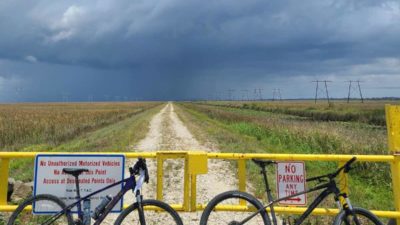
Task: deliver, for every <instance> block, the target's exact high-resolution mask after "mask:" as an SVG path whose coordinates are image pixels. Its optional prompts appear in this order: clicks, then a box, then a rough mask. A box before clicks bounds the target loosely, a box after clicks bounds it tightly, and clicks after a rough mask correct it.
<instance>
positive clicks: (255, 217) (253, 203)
mask: <svg viewBox="0 0 400 225" xmlns="http://www.w3.org/2000/svg"><path fill="white" fill-rule="evenodd" d="M252 161H253V162H254V163H255V164H257V165H258V166H259V167H260V168H261V173H262V175H263V180H264V184H265V188H266V194H267V199H268V201H269V203H268V204H267V205H265V206H264V205H263V204H262V203H261V202H260V201H259V200H258V199H257V198H255V197H254V196H252V195H251V194H248V193H246V192H241V191H227V192H224V193H221V194H219V195H217V196H215V197H214V198H213V199H212V200H211V201H210V202H209V203H208V204H207V206H206V208H205V209H204V212H203V214H202V216H201V219H200V225H211V224H213V223H218V224H227V225H242V224H265V225H271V219H270V217H269V215H268V212H267V210H266V209H267V208H269V209H270V214H271V218H272V224H273V225H277V217H276V215H275V210H274V205H275V204H276V203H278V202H280V201H284V200H288V199H293V198H294V197H296V196H299V195H302V194H306V193H310V192H315V191H319V190H322V192H321V193H320V194H319V195H318V196H317V197H316V198H315V200H314V201H313V202H312V203H311V204H310V205H309V207H308V208H307V209H306V211H305V212H304V213H303V214H302V215H301V216H300V217H299V218H298V219H296V221H295V225H300V224H302V223H303V222H304V220H305V219H306V218H307V217H308V216H309V215H310V214H311V212H312V211H313V210H314V209H315V208H316V207H317V206H318V205H319V204H320V203H321V202H322V201H323V200H324V199H325V198H326V197H327V196H329V195H331V194H333V195H334V199H335V201H336V204H337V206H338V208H339V210H340V212H339V214H338V215H337V216H336V218H335V220H334V223H333V224H334V225H341V224H346V225H350V224H356V225H361V224H362V225H364V224H375V225H383V224H382V222H381V221H379V219H378V218H377V217H376V216H375V215H374V214H372V213H371V212H370V211H368V210H366V209H362V208H356V207H353V206H352V205H351V202H350V200H349V198H348V196H347V193H343V192H341V191H340V190H339V188H338V187H337V184H336V181H335V178H336V177H337V176H338V175H339V174H340V172H342V171H343V172H344V173H348V172H349V170H351V167H350V165H351V164H352V163H353V162H355V161H356V157H353V158H352V159H351V160H349V161H348V162H347V163H346V164H345V165H344V166H342V167H340V168H339V169H338V170H337V171H335V172H333V173H330V174H326V175H322V176H317V177H313V178H309V179H307V180H306V181H307V182H317V183H318V184H316V185H315V186H314V187H312V188H310V189H308V190H306V191H303V192H299V193H296V194H293V195H290V196H286V197H284V198H280V199H276V200H274V199H273V197H272V194H271V189H270V187H269V183H268V178H267V170H266V169H265V167H267V166H269V165H273V164H276V162H275V161H272V160H260V159H252ZM340 197H342V198H343V199H344V201H343V202H342V203H341V202H340ZM238 201H239V202H245V203H246V204H245V205H244V204H242V205H243V206H244V207H245V209H249V208H250V209H253V211H255V212H251V211H250V212H243V211H241V212H242V214H241V217H242V218H240V219H237V217H238V216H239V214H240V209H238V210H237V211H236V212H234V214H232V215H231V216H226V215H220V214H218V212H215V211H216V209H217V208H220V209H223V208H224V207H225V206H226V204H228V203H229V204H232V203H237V202H238ZM221 203H222V204H221ZM224 205H225V206H224ZM254 209H255V210H254ZM242 210H243V209H242ZM214 216H215V217H214ZM216 216H220V217H221V218H218V217H216ZM222 219H227V221H221V220H222Z"/></svg>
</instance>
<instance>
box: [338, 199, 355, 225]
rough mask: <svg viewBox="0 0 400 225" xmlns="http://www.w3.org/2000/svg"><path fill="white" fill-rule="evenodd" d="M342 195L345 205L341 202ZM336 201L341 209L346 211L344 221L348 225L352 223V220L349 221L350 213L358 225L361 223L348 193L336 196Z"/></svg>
mask: <svg viewBox="0 0 400 225" xmlns="http://www.w3.org/2000/svg"><path fill="white" fill-rule="evenodd" d="M340 196H341V197H343V199H344V203H343V205H342V204H341V202H340V200H339V197H340ZM335 201H336V204H337V205H338V208H339V210H344V211H345V215H346V216H345V219H344V222H345V224H346V225H350V224H351V223H350V222H351V221H349V217H347V216H348V215H351V216H352V220H353V221H354V222H355V223H356V225H361V223H360V221H359V220H358V218H357V216H356V214H355V213H354V210H353V206H352V205H351V202H350V199H349V198H348V196H347V194H346V193H342V194H339V195H338V196H337V197H335Z"/></svg>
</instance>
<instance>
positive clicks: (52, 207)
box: [7, 195, 73, 225]
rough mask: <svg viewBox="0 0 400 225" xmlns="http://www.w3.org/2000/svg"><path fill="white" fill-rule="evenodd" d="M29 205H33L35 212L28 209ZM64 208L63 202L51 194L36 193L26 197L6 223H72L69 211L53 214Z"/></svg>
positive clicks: (71, 224)
mask: <svg viewBox="0 0 400 225" xmlns="http://www.w3.org/2000/svg"><path fill="white" fill-rule="evenodd" d="M31 205H35V211H36V213H32V211H31V210H30V209H29V208H30V206H31ZM64 208H66V205H65V203H64V202H62V201H61V200H60V199H59V198H57V197H55V196H53V195H36V196H34V197H31V198H28V199H26V200H25V201H24V202H22V203H21V204H20V205H19V206H18V207H17V209H16V210H15V211H14V212H13V213H12V214H11V217H10V219H9V220H8V223H7V225H37V224H54V225H61V224H62V225H65V224H67V225H73V219H72V216H71V214H70V213H69V212H65V213H63V214H60V215H59V216H53V215H55V214H56V213H57V212H60V211H61V210H62V209H64ZM39 211H40V212H39Z"/></svg>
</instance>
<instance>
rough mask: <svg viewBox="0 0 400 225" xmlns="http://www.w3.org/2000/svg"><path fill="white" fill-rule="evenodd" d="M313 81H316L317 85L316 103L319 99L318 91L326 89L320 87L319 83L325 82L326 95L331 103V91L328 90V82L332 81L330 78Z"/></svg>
mask: <svg viewBox="0 0 400 225" xmlns="http://www.w3.org/2000/svg"><path fill="white" fill-rule="evenodd" d="M312 82H313V83H316V87H315V104H316V103H317V100H318V92H319V91H321V92H323V91H324V90H323V89H321V88H320V86H319V83H324V84H325V95H326V99H327V101H328V104H329V103H330V98H329V91H328V83H330V82H332V81H330V80H314V81H312Z"/></svg>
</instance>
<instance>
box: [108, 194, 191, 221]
mask: <svg viewBox="0 0 400 225" xmlns="http://www.w3.org/2000/svg"><path fill="white" fill-rule="evenodd" d="M142 206H143V207H146V206H147V207H148V206H153V207H156V209H155V210H154V209H152V210H146V208H144V213H145V219H146V220H152V221H154V222H151V223H150V222H146V224H169V225H171V224H176V225H183V222H182V219H181V217H180V216H179V215H178V213H177V212H176V211H175V210H174V209H173V208H172V207H171V206H169V205H168V204H166V203H164V202H161V201H158V200H154V199H145V200H143V201H142ZM137 209H138V203H137V202H136V203H134V204H132V205H130V206H129V207H128V208H126V209H125V210H124V211H122V213H121V214H120V215H119V216H118V218H117V220H115V222H114V224H115V225H120V224H131V223H132V221H137V222H139V215H138V213H137ZM135 211H136V212H135ZM146 214H147V215H146ZM128 216H129V218H128ZM172 221H173V222H172ZM169 222H171V223H169Z"/></svg>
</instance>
